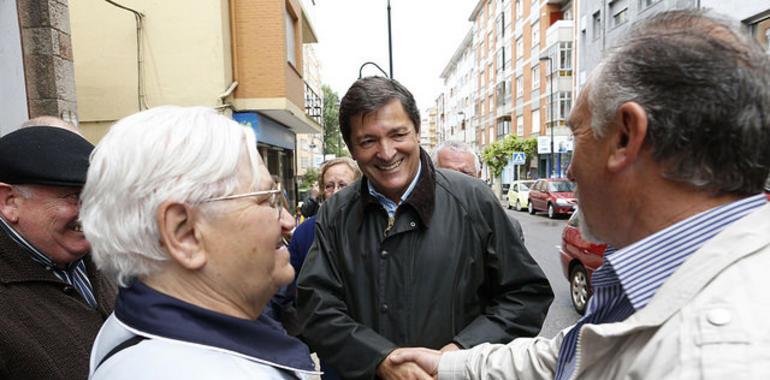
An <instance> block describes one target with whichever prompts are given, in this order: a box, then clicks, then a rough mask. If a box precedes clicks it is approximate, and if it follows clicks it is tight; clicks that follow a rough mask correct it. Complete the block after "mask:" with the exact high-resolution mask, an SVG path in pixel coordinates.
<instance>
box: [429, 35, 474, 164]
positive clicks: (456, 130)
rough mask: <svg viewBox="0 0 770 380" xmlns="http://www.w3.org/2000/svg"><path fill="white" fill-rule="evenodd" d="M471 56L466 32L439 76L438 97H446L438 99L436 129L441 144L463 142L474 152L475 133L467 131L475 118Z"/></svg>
mask: <svg viewBox="0 0 770 380" xmlns="http://www.w3.org/2000/svg"><path fill="white" fill-rule="evenodd" d="M474 53H475V50H474V49H473V33H472V30H469V31H468V33H467V34H466V35H465V38H463V41H462V42H461V43H460V46H458V48H457V50H456V51H455V53H454V54H453V55H452V58H451V59H450V60H449V63H447V65H446V67H445V68H444V70H443V71H442V72H441V80H442V81H443V82H442V84H443V89H442V93H443V94H446V96H442V97H441V101H442V102H444V104H442V110H443V111H444V112H443V113H442V115H441V117H440V118H438V117H437V119H436V122H437V125H436V128H437V129H438V130H439V135H440V136H441V138H440V139H441V140H442V141H445V140H455V141H464V142H466V143H468V144H470V145H471V146H473V147H474V148H475V149H478V145H477V144H476V131H475V130H474V129H473V128H472V127H471V120H473V119H474V117H475V107H474V99H475V95H476V84H477V81H476V78H477V76H476V57H475V55H474Z"/></svg>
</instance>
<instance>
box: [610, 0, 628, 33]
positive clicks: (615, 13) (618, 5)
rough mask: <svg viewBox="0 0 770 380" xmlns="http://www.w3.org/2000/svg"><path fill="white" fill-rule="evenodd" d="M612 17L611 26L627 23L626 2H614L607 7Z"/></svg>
mask: <svg viewBox="0 0 770 380" xmlns="http://www.w3.org/2000/svg"><path fill="white" fill-rule="evenodd" d="M609 11H610V15H612V26H613V27H615V26H618V25H620V24H622V23H624V22H626V21H628V0H614V1H612V2H610V5H609Z"/></svg>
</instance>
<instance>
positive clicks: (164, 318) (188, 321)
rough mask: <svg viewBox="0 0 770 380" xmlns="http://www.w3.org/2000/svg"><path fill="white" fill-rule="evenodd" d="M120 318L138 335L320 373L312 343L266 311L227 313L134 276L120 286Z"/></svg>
mask: <svg viewBox="0 0 770 380" xmlns="http://www.w3.org/2000/svg"><path fill="white" fill-rule="evenodd" d="M115 317H116V318H117V319H118V320H119V321H120V322H121V323H123V324H124V325H125V326H127V327H129V328H131V329H132V330H133V332H135V333H136V334H138V335H142V336H147V337H149V338H157V337H162V338H167V339H171V340H178V341H184V342H188V343H195V344H200V345H204V346H208V347H214V348H219V349H223V350H227V351H230V352H233V353H235V354H238V355H239V356H244V357H246V358H247V359H251V360H254V361H257V362H261V363H265V364H267V365H270V366H273V367H277V368H282V369H286V370H290V371H300V372H305V373H316V372H315V369H314V366H313V362H312V361H311V359H310V351H309V350H308V348H307V346H305V344H303V343H302V342H301V341H300V340H299V339H297V338H295V337H292V336H289V335H288V334H287V333H286V330H284V329H283V328H282V327H281V325H280V324H279V323H278V322H276V321H274V320H272V319H270V318H269V317H267V316H265V315H264V314H263V315H260V317H259V318H258V319H257V320H255V321H252V320H246V319H241V318H235V317H231V316H227V315H224V314H220V313H217V312H214V311H211V310H207V309H204V308H201V307H198V306H195V305H192V304H189V303H186V302H183V301H181V300H178V299H176V298H173V297H171V296H168V295H165V294H163V293H160V292H158V291H156V290H154V289H152V288H150V287H149V286H147V285H144V284H143V283H141V282H139V281H135V282H134V283H133V284H131V285H130V286H129V287H128V288H120V291H119V292H118V299H117V302H116V304H115Z"/></svg>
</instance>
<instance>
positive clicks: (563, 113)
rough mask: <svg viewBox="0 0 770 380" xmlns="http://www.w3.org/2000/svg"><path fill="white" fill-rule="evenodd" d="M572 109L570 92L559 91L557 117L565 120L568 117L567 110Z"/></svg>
mask: <svg viewBox="0 0 770 380" xmlns="http://www.w3.org/2000/svg"><path fill="white" fill-rule="evenodd" d="M570 109H572V92H570V91H564V92H560V93H559V115H558V117H559V119H560V120H566V119H567V118H568V117H569V111H570Z"/></svg>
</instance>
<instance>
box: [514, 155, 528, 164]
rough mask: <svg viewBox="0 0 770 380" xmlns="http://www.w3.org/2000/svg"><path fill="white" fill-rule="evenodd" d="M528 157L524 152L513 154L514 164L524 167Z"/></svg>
mask: <svg viewBox="0 0 770 380" xmlns="http://www.w3.org/2000/svg"><path fill="white" fill-rule="evenodd" d="M526 159H527V155H526V154H525V153H524V152H513V164H514V165H524V161H525V160H526Z"/></svg>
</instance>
